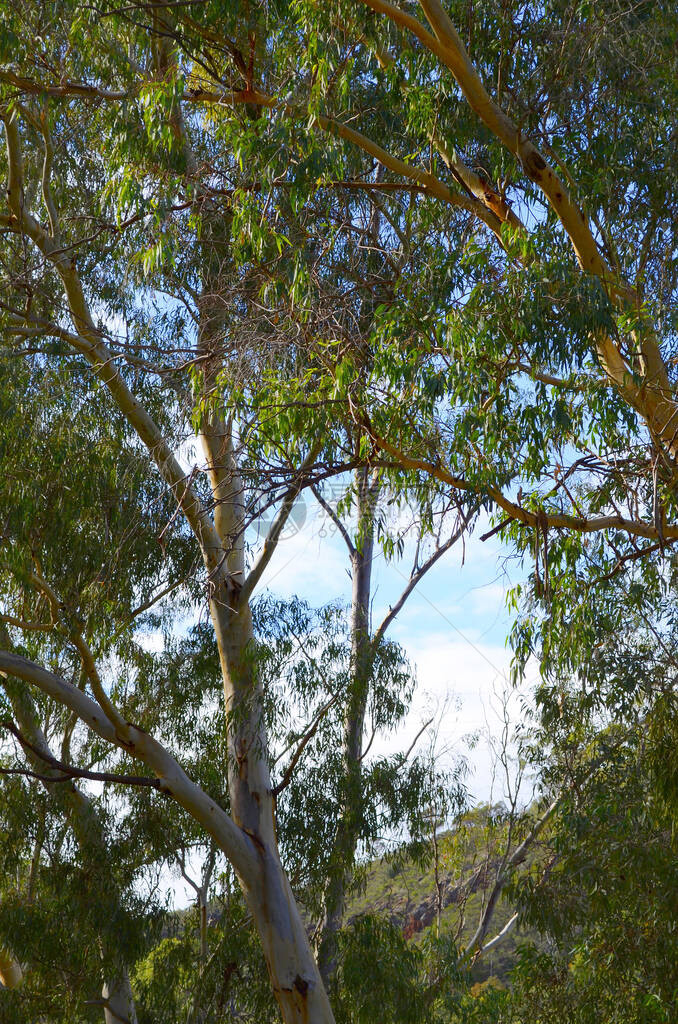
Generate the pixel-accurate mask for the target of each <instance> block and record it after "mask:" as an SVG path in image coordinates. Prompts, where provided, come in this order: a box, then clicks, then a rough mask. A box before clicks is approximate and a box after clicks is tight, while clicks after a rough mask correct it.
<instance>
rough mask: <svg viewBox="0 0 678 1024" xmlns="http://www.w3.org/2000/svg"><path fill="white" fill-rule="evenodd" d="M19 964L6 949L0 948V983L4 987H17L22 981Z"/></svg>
mask: <svg viewBox="0 0 678 1024" xmlns="http://www.w3.org/2000/svg"><path fill="white" fill-rule="evenodd" d="M23 977H24V975H23V971H22V970H21V964H20V963H19V961H18V960H15V959H14V957H13V956H12V954H11V953H10V952H9V950H8V949H2V948H0V984H2V985H4V986H5V988H18V987H19V985H20V984H21V982H22V981H23Z"/></svg>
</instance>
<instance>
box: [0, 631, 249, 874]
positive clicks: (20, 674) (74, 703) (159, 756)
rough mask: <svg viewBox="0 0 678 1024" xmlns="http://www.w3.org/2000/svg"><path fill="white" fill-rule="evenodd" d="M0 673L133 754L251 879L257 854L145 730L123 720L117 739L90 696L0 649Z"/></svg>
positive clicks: (232, 824)
mask: <svg viewBox="0 0 678 1024" xmlns="http://www.w3.org/2000/svg"><path fill="white" fill-rule="evenodd" d="M0 672H2V673H6V674H7V675H10V676H14V677H15V678H16V679H22V680H23V681H24V682H27V683H31V684H33V685H34V686H37V687H38V689H40V690H41V691H42V692H43V693H45V694H46V695H47V696H48V697H51V698H52V699H53V700H56V701H57V703H59V704H62V705H63V706H65V707H67V708H70V709H71V711H74V712H75V713H76V714H77V716H78V718H79V719H80V720H81V721H82V722H84V724H85V725H87V726H88V728H89V729H91V730H92V732H95V733H96V734H97V735H98V736H100V737H101V738H102V739H104V740H106V741H107V742H108V743H111V744H113V745H114V746H117V747H120V748H121V749H123V750H126V751H127V753H129V754H132V755H133V756H134V757H137V758H139V760H141V761H143V762H144V764H146V765H147V767H148V768H150V769H151V771H153V772H154V773H155V775H156V776H157V778H158V779H159V781H160V785H159V786H158V789H159V790H160V791H161V792H162V793H167V794H168V795H169V796H171V797H173V798H174V799H175V800H176V801H177V803H178V804H180V805H181V806H182V807H183V808H184V809H185V810H186V811H187V812H188V813H189V814H190V815H191V817H192V818H194V819H195V820H196V821H197V822H199V823H200V824H201V825H202V826H203V828H204V829H205V830H206V831H207V832H208V833H209V835H211V836H212V838H213V839H214V841H215V842H216V844H217V845H218V847H219V849H220V850H223V852H224V853H225V854H226V856H227V857H228V859H229V860H230V861H231V863H232V864H233V867H234V868H235V870H236V871H237V872H238V874H239V875H240V876H241V877H242V878H245V879H252V877H253V872H254V871H255V870H256V867H257V855H256V850H255V847H254V844H253V842H252V840H251V839H250V838H249V836H247V835H246V834H245V832H243V831H242V830H241V829H239V828H238V826H237V825H236V824H235V822H234V821H233V820H232V818H230V817H229V815H228V814H226V812H225V811H224V810H223V808H221V807H220V806H219V805H218V804H217V803H216V802H215V801H214V800H213V799H212V798H211V797H210V796H208V795H207V793H205V792H204V790H202V789H201V788H200V786H198V785H197V784H196V783H195V782H193V781H192V780H191V779H189V777H188V776H187V775H186V773H185V772H184V770H183V768H182V767H181V766H180V765H179V763H178V762H177V761H176V760H175V758H174V757H173V756H172V754H170V752H169V751H168V750H166V749H165V748H164V747H163V746H162V745H161V744H160V743H158V741H157V740H155V739H154V738H153V737H152V736H150V735H149V733H147V732H145V731H144V730H143V729H141V728H139V727H138V726H136V725H133V724H132V723H131V722H128V723H127V724H128V730H129V737H130V739H129V742H123V741H122V740H121V739H120V738H119V736H118V735H117V733H116V730H115V726H114V725H113V723H112V722H111V721H110V720H109V719H108V718H107V717H106V716H105V715H103V713H102V710H101V708H100V707H99V705H98V704H96V703H95V702H94V701H93V700H91V698H90V697H88V696H87V695H86V694H84V693H82V691H81V690H79V689H78V688H77V687H76V686H73V684H72V683H69V682H67V681H66V680H65V679H62V678H61V677H60V676H57V675H55V674H54V673H53V672H50V671H48V670H47V669H46V668H43V666H42V665H38V664H36V662H34V661H30V660H29V659H28V658H23V657H21V655H19V654H14V653H13V652H11V651H3V650H0Z"/></svg>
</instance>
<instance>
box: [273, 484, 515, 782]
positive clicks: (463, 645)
mask: <svg viewBox="0 0 678 1024" xmlns="http://www.w3.org/2000/svg"><path fill="white" fill-rule="evenodd" d="M294 518H295V523H294V525H293V526H292V527H291V528H290V529H288V530H287V531H286V533H285V535H284V537H283V538H282V539H281V541H280V543H279V546H278V549H277V550H276V552H275V555H274V557H273V559H272V561H271V563H270V565H269V567H268V569H267V572H266V575H265V577H264V580H263V582H262V586H261V590H263V589H269V590H270V591H272V592H273V593H275V594H277V595H279V596H281V597H292V596H293V595H296V596H298V597H301V598H303V599H305V600H307V601H308V602H309V603H310V604H312V605H316V606H317V605H322V604H326V603H327V602H329V601H336V600H339V601H343V602H346V603H348V602H349V601H350V596H351V581H350V577H349V573H348V569H349V562H348V554H347V551H346V547H345V545H344V542H343V540H342V538H341V537H340V536H339V534H338V532H337V529H336V527H335V526H334V525H333V524H332V522H331V520H330V519H329V517H328V516H327V515H326V513H324V512H323V511H322V509H321V508H320V507H319V506H318V505H317V503H316V502H315V501H314V499H313V497H312V496H311V495H310V494H307V495H306V496H305V497H304V498H303V499H301V502H300V507H299V509H298V511H297V514H296V515H295V517H294ZM486 529H487V520H481V523H480V524H479V526H477V527H476V529H475V531H474V533H473V534H472V535H471V537H470V538H468V539H467V540H466V544H465V551H464V550H463V549H462V545H461V544H457V545H456V546H455V547H453V548H452V549H451V550H450V551H449V552H448V553H447V554H446V555H444V556H443V557H442V559H440V560H439V562H438V563H437V564H436V565H435V566H434V567H433V568H432V569H431V570H430V571H429V573H428V574H427V575H426V576H425V578H424V579H423V580H422V582H421V583H420V584H419V586H418V587H417V589H416V590H415V591H414V592H413V594H412V595H411V596H410V598H409V599H408V601H407V603H406V604H405V606H404V608H403V609H402V610H401V612H400V614H399V615H398V617H397V619H396V620H395V622H394V623H393V624H392V626H391V629H390V630H389V634H388V635H389V637H390V638H391V639H393V640H396V641H397V642H398V643H400V644H401V645H402V646H403V647H404V648H405V650H406V652H407V654H408V657H409V658H410V660H411V661H412V662H413V664H414V665H415V667H416V671H417V678H418V686H417V690H416V694H415V698H414V701H413V704H412V709H411V712H410V714H409V716H408V718H407V720H406V722H405V723H404V724H403V727H402V728H399V729H398V732H397V735H395V736H394V735H391V736H383V737H380V738H379V742H378V745H375V747H374V748H373V749H375V750H377V751H379V752H387V751H395V750H403V749H407V747H408V746H409V744H410V743H411V741H412V739H413V738H414V737H415V735H416V733H417V732H418V731H419V729H420V728H421V725H422V723H423V721H425V720H427V719H428V718H429V717H430V716H431V714H434V713H438V714H439V715H442V720H441V723H440V729H439V732H438V746H439V748H440V749H441V753H442V754H443V757H448V758H450V759H454V757H455V756H457V755H463V756H467V757H468V759H469V764H470V767H471V772H470V774H469V777H468V780H467V785H468V788H469V791H470V793H471V795H472V797H473V798H474V799H475V800H487V799H490V798H493V797H495V798H501V796H502V786H501V784H500V783H499V782H498V780H497V779H496V778H494V777H493V771H492V767H493V760H494V759H493V756H492V752H491V750H490V749H489V748H488V743H487V740H486V737H485V735H484V734H485V733H488V732H489V733H490V734H492V735H494V737H495V739H496V737H497V736H498V734H499V733H500V731H501V726H502V724H503V723H502V720H501V694H502V693H504V692H505V691H507V690H508V688H509V683H508V675H509V665H510V651H509V650H508V648H507V646H506V637H507V635H508V632H509V629H510V622H511V620H510V616H509V614H508V612H507V610H506V604H505V600H506V590H507V588H509V587H510V586H511V585H513V584H514V583H515V582H517V581H518V580H519V579H520V578H522V576H523V574H524V570H523V569H522V567H521V566H520V564H519V563H517V562H516V561H515V560H513V559H510V558H509V552H508V550H507V549H506V548H505V547H503V546H502V545H501V543H500V542H499V541H498V540H497V538H496V537H492V538H491V539H490V540H488V541H486V542H482V541H481V540H480V534H482V533H483V532H484V530H486ZM412 554H413V545H406V548H405V552H404V556H403V558H402V559H401V560H399V561H395V562H391V563H389V562H387V561H386V559H385V558H384V556H383V554H382V553H381V552H378V553H377V554H376V556H375V562H374V566H373V605H372V618H373V623H374V624H375V625H376V624H378V623H379V622H380V621H381V619H382V618H383V616H384V614H385V613H386V612H387V611H388V609H389V607H390V606H391V605H392V604H393V603H394V602H395V601H396V600H397V598H398V596H399V594H400V592H401V591H402V589H403V587H404V585H405V583H406V581H407V579H408V577H409V571H410V566H411V560H412ZM462 555H463V562H464V564H463V565H462ZM510 708H511V715H512V719H514V720H516V721H517V720H518V718H519V717H520V697H519V695H515V694H514V695H513V696H512V698H511V703H510ZM478 732H480V733H482V734H483V735H482V736H481V738H480V740H479V742H478V743H477V745H476V746H475V747H474V749H473V750H472V751H469V749H468V744H467V742H466V739H465V738H466V737H467V736H469V735H471V734H474V733H478ZM422 742H426V737H424V739H423V740H422ZM445 752H446V753H445Z"/></svg>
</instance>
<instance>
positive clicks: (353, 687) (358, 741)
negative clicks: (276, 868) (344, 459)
mask: <svg viewBox="0 0 678 1024" xmlns="http://www.w3.org/2000/svg"><path fill="white" fill-rule="evenodd" d="M356 491H357V516H358V534H359V543H358V544H357V545H356V546H355V547H353V546H352V547H351V549H350V557H351V575H352V583H353V586H352V595H351V683H350V693H349V695H348V701H347V704H346V712H345V716H344V738H343V749H342V761H343V776H344V778H343V784H344V792H343V794H342V809H341V814H340V817H339V821H338V822H337V830H336V833H335V839H334V846H333V849H332V851H331V854H330V858H329V876H328V884H327V890H326V893H325V912H324V918H323V922H322V926H321V934H320V941H319V944H318V962H319V966H320V972H321V975H322V977H323V981H324V982H325V985H326V986H329V984H330V983H331V980H332V978H333V976H334V974H335V972H336V966H337V935H338V932H339V930H340V928H341V925H342V921H343V917H344V911H345V909H346V891H347V887H348V884H349V882H350V879H351V875H352V872H353V867H354V863H355V854H356V849H357V845H358V836H359V830H360V819H361V813H362V795H363V794H362V788H363V787H362V768H361V765H362V761H361V755H362V745H363V733H364V729H365V712H366V709H367V700H368V697H369V687H370V677H371V673H372V664H373V658H374V648H373V645H372V638H371V636H370V595H371V590H372V561H373V557H374V505H375V500H376V493H375V488H374V487H373V486H372V485H371V483H370V474H369V471H368V470H366V469H361V470H358V471H357V473H356Z"/></svg>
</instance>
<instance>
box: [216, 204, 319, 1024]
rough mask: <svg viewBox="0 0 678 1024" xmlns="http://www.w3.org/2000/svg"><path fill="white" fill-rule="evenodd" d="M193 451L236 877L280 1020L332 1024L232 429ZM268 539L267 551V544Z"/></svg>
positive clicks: (221, 428) (221, 264) (222, 259)
mask: <svg viewBox="0 0 678 1024" xmlns="http://www.w3.org/2000/svg"><path fill="white" fill-rule="evenodd" d="M205 238H206V241H207V243H208V244H209V243H210V242H211V243H212V245H213V246H214V248H213V249H212V250H211V251H208V252H207V254H206V258H205V263H204V279H203V291H202V295H201V301H200V315H201V321H200V336H199V344H200V349H201V355H202V356H204V357H205V364H206V369H205V371H204V377H203V384H204V387H205V389H206V391H207V392H208V393H209V391H210V390H211V388H212V386H213V382H214V375H215V373H216V367H217V366H218V365H219V357H218V352H219V350H220V346H221V344H222V343H223V336H222V332H223V331H224V330H225V328H226V319H227V318H226V310H225V309H224V300H223V298H222V289H223V288H224V285H225V282H224V277H225V273H226V264H227V262H228V253H227V247H228V241H227V238H226V237H225V235H224V234H223V233H222V234H221V235H220V233H219V232H218V229H217V227H216V226H215V225H214V224H211V223H208V225H206V230H205ZM219 242H221V243H222V247H221V251H220V249H219V246H218V243H219ZM201 442H202V446H203V451H204V453H205V456H206V458H207V468H208V473H209V479H210V485H211V489H212V497H213V502H214V524H215V529H216V531H217V533H218V535H219V541H220V543H221V546H222V550H223V552H224V556H223V561H224V566H223V569H222V573H223V574H224V575H223V576H222V579H221V580H218V579H214V578H213V579H212V581H211V586H210V613H211V617H212V623H213V625H214V632H215V637H216V641H217V647H218V651H219V659H220V664H221V672H222V677H223V683H224V698H225V702H226V712H227V715H228V721H229V728H228V764H227V772H228V788H229V797H230V804H231V815H232V817H233V820H234V822H235V823H236V825H238V827H239V828H241V829H242V830H243V832H245V833H246V834H247V835H248V836H249V837H250V839H251V840H252V842H253V846H254V850H255V851H256V866H255V870H254V872H253V873H249V875H248V878H246V879H245V878H242V877H241V885H242V888H243V892H244V895H245V899H246V900H247V903H248V906H249V908H250V911H251V913H252V916H253V919H254V922H255V925H256V928H257V931H258V934H259V937H260V940H261V944H262V948H263V952H264V957H265V959H266V964H267V967H268V972H269V976H270V979H271V985H272V988H273V992H274V995H275V997H276V999H277V1001H278V1004H279V1006H280V1010H281V1013H282V1016H283V1020H284V1021H285V1022H286V1024H287V1022H289V1024H292V1022H295V1024H296V1022H300V1024H301V1022H305V1021H313V1022H318V1024H321V1022H323V1024H324V1022H331V1021H333V1019H334V1018H333V1016H332V1010H331V1007H330V1004H329V1000H328V997H327V993H326V990H325V987H324V985H323V983H322V981H321V977H320V973H319V971H318V966H317V964H316V962H315V958H314V956H313V952H312V949H311V944H310V941H309V938H308V935H307V933H306V929H305V927H304V924H303V922H302V919H301V915H300V913H299V909H298V907H297V904H296V901H295V898H294V895H293V893H292V890H291V888H290V885H289V881H288V879H287V876H286V874H285V872H284V870H283V867H282V865H281V862H280V857H279V853H278V843H277V838H276V829H275V803H274V798H273V794H272V787H271V779H270V773H269V768H268V757H267V751H268V738H267V736H266V730H265V723H264V715H263V707H264V699H263V698H264V694H263V690H262V686H261V682H260V680H259V678H258V674H257V668H256V664H255V663H254V660H253V641H254V634H253V628H252V615H251V611H250V607H249V602H248V595H249V593H250V592H251V589H252V587H251V586H248V585H247V581H246V562H245V546H244V535H243V534H244V522H245V509H244V504H245V488H244V484H243V480H242V477H241V474H240V472H239V467H238V463H237V458H236V455H235V452H234V437H233V425H232V423H230V422H226V421H225V420H224V419H223V418H222V417H220V416H218V415H211V416H210V415H208V416H206V417H205V419H204V422H203V424H202V426H201ZM289 507H290V508H291V504H290V505H289ZM268 540H269V549H268V550H269V551H270V550H271V547H270V541H271V537H270V535H269V538H268ZM274 545H275V538H274V540H273V546H274ZM255 571H256V570H255ZM226 574H227V576H226ZM228 579H235V580H238V581H240V582H241V584H242V586H241V587H240V590H239V593H235V594H234V593H233V592H232V590H231V589H230V588H229V587H228V585H227V580H228Z"/></svg>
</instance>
